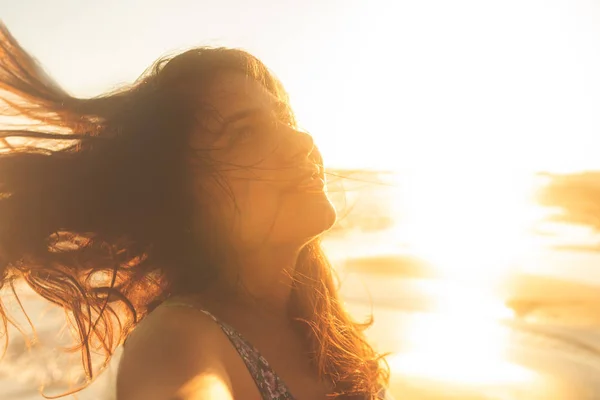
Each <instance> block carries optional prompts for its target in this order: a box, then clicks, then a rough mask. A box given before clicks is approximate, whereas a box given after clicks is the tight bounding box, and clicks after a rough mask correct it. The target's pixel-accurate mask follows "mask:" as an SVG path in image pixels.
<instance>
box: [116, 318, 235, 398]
mask: <svg viewBox="0 0 600 400" xmlns="http://www.w3.org/2000/svg"><path fill="white" fill-rule="evenodd" d="M215 328H216V329H215ZM217 329H218V327H216V325H215V324H214V323H213V322H212V321H211V320H209V319H208V317H205V316H203V315H199V313H197V312H193V311H191V312H190V310H186V309H183V308H181V309H179V308H169V309H160V308H159V309H157V310H155V312H153V313H152V314H151V315H149V316H148V317H147V318H146V319H145V320H144V321H143V322H142V323H140V325H139V326H138V327H137V328H136V329H135V331H134V332H133V333H132V334H131V336H130V338H129V339H128V341H127V346H126V347H125V350H124V352H123V356H122V359H121V361H120V364H119V370H118V373H117V400H207V399H223V400H229V399H233V395H232V390H231V384H230V381H229V376H228V374H227V372H226V368H225V366H224V365H223V363H222V358H221V357H220V348H221V347H220V345H219V343H222V337H221V336H219V335H218V333H219V332H218V330H217Z"/></svg>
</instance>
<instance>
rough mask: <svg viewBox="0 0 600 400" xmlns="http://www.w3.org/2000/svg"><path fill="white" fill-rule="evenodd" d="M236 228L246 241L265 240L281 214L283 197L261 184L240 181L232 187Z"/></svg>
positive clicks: (276, 191)
mask: <svg viewBox="0 0 600 400" xmlns="http://www.w3.org/2000/svg"><path fill="white" fill-rule="evenodd" d="M231 189H232V195H233V198H234V199H235V204H234V209H235V216H234V218H235V219H234V220H235V226H236V227H237V229H238V233H239V234H240V235H241V237H242V238H243V240H244V241H247V240H249V238H264V236H265V235H266V234H267V233H268V232H269V230H270V229H271V228H272V227H273V225H274V223H275V221H276V220H277V218H278V215H279V214H280V209H281V207H282V204H281V195H280V194H279V191H278V190H276V189H274V188H273V187H269V186H268V185H266V184H264V183H260V182H255V181H254V182H253V181H239V182H238V183H236V184H235V185H232V188H231Z"/></svg>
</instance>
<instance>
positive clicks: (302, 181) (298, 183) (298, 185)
mask: <svg viewBox="0 0 600 400" xmlns="http://www.w3.org/2000/svg"><path fill="white" fill-rule="evenodd" d="M303 170H304V173H302V174H301V175H300V176H299V177H298V178H296V179H293V180H292V181H291V187H290V189H291V190H293V191H313V190H314V191H322V190H323V189H324V188H325V171H324V168H323V167H322V166H321V165H317V164H315V165H312V166H310V167H309V168H305V169H303Z"/></svg>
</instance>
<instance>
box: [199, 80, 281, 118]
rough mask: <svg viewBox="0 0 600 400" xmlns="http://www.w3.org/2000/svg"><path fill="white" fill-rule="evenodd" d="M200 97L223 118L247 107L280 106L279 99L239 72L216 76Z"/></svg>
mask: <svg viewBox="0 0 600 400" xmlns="http://www.w3.org/2000/svg"><path fill="white" fill-rule="evenodd" d="M202 97H203V101H205V102H207V103H208V104H210V106H211V108H214V110H215V111H216V112H217V114H218V115H219V116H220V117H221V118H223V119H227V117H228V116H230V115H232V114H235V113H237V112H240V111H244V110H247V109H249V108H264V109H266V110H275V109H278V108H280V107H281V101H280V99H278V98H277V96H275V95H274V94H273V93H271V92H269V91H268V90H267V89H266V88H265V87H264V86H263V85H262V84H261V83H260V82H258V81H256V80H255V79H253V78H252V77H248V76H244V75H243V74H239V73H231V74H221V75H219V76H217V77H216V79H215V80H214V82H213V84H212V85H211V86H210V88H208V90H207V91H206V92H205V95H204V96H202Z"/></svg>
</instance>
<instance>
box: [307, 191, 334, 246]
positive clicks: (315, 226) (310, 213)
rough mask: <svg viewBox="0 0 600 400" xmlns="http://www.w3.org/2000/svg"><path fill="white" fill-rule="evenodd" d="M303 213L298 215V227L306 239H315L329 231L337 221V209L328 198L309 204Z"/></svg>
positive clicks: (324, 197)
mask: <svg viewBox="0 0 600 400" xmlns="http://www.w3.org/2000/svg"><path fill="white" fill-rule="evenodd" d="M303 211H304V212H302V213H298V219H299V220H298V226H299V231H301V232H303V233H306V234H305V235H303V236H304V237H306V238H314V237H316V236H319V235H320V234H322V233H324V232H326V231H328V230H329V229H331V227H332V226H333V225H334V224H335V221H336V220H337V214H336V212H335V208H334V207H333V205H332V204H331V202H330V201H329V199H328V198H327V196H323V198H322V199H319V200H318V201H312V202H311V203H310V204H307V207H305V208H304V210H303ZM300 227H301V228H300Z"/></svg>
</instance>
